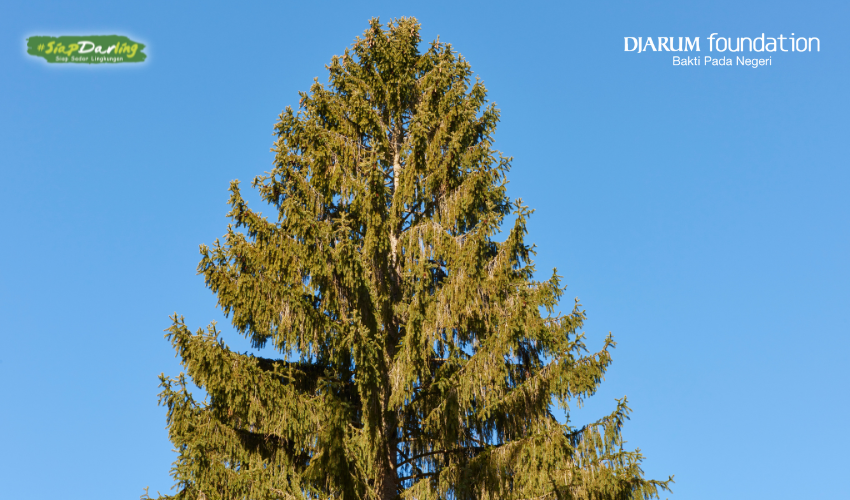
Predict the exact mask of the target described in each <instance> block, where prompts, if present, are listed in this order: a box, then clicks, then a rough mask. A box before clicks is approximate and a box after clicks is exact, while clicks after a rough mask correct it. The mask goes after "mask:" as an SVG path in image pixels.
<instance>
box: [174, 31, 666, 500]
mask: <svg viewBox="0 0 850 500" xmlns="http://www.w3.org/2000/svg"><path fill="white" fill-rule="evenodd" d="M425 47H426V48H427V50H424V51H422V50H420V35H419V24H418V23H417V21H416V20H415V19H405V18H402V19H398V20H396V21H394V22H390V23H389V24H387V25H386V26H384V25H382V24H381V23H379V21H378V20H372V21H371V23H370V26H369V28H368V29H367V30H366V31H365V33H364V34H363V36H362V37H358V38H357V39H356V40H355V42H354V44H353V45H352V47H351V48H350V49H347V50H346V51H345V53H344V55H343V56H341V57H336V56H335V57H334V58H333V59H332V62H331V63H330V65H329V66H328V67H327V68H328V70H329V73H330V76H329V82H328V84H327V85H322V84H320V83H318V80H317V81H316V82H315V83H314V84H313V85H312V87H311V89H310V92H309V93H301V99H300V103H299V110H298V111H297V112H296V111H294V110H293V109H291V108H286V110H285V111H284V112H283V113H282V114H281V115H280V120H279V122H278V123H277V125H276V133H277V140H276V144H275V147H274V152H275V154H276V158H275V163H274V168H273V170H271V171H270V172H269V173H267V174H266V175H264V176H260V177H257V178H256V179H255V180H254V183H253V186H254V187H255V188H257V189H258V191H259V193H260V195H261V197H262V199H263V200H264V201H265V202H267V203H268V204H270V205H271V206H273V207H274V209H275V211H276V215H277V217H276V218H275V219H269V218H266V217H263V216H262V215H261V214H260V213H258V212H256V211H254V210H252V209H250V208H249V207H248V206H247V203H246V201H245V200H244V199H243V197H242V195H241V194H240V187H239V184H238V182H236V181H234V182H233V183H232V184H231V186H230V191H231V196H230V200H229V203H230V207H231V210H230V212H229V214H228V215H229V217H231V218H232V220H233V224H232V225H230V226H228V229H227V233H226V235H225V236H224V240H223V241H216V242H215V244H214V245H212V247H211V248H208V247H206V246H202V247H201V254H202V260H201V262H200V264H199V267H198V270H199V273H200V274H203V276H204V278H205V282H206V284H207V286H208V287H209V288H210V289H211V290H212V291H213V292H214V293H215V294H216V296H217V300H218V304H219V305H220V307H221V308H222V309H223V311H224V313H225V314H226V315H227V316H228V317H229V318H230V319H231V320H232V324H233V326H234V327H235V328H236V330H238V332H240V333H241V334H244V335H245V336H247V337H248V338H249V339H250V340H251V342H252V345H253V346H255V347H257V348H259V347H262V346H265V345H266V344H267V343H268V342H271V345H272V346H273V347H274V349H275V350H276V351H277V352H279V353H280V356H279V357H280V359H266V358H262V357H257V356H254V355H248V354H247V353H246V354H241V353H238V352H234V351H232V350H230V349H229V348H228V347H227V346H226V345H225V344H224V342H223V340H222V339H221V338H220V335H219V332H218V331H217V330H216V328H215V325H214V324H213V325H212V326H210V327H209V328H208V329H206V330H203V329H201V330H198V331H197V332H196V333H192V332H191V331H190V330H189V328H188V327H187V326H186V325H185V324H184V321H183V319H182V318H180V317H178V316H176V315H175V316H174V318H173V324H172V326H171V327H170V329H169V330H168V335H167V337H168V338H169V339H170V341H171V342H172V344H173V346H174V347H175V349H176V351H177V354H178V355H179V357H180V359H181V362H182V364H183V366H184V367H185V370H186V372H185V373H184V374H180V375H179V376H178V377H176V378H168V377H165V376H162V377H161V379H162V387H163V391H162V393H161V403H162V404H164V405H165V406H166V407H167V421H168V429H169V435H170V439H171V441H172V442H173V443H174V445H175V446H176V449H177V452H178V454H179V455H178V458H177V460H176V462H175V464H174V467H173V469H172V473H173V476H174V478H175V480H176V482H177V485H176V488H177V490H178V493H177V494H176V495H175V498H181V499H183V498H188V499H193V500H194V499H196V498H201V499H294V498H297V499H301V498H316V499H331V498H333V499H340V500H355V499H363V500H367V499H375V500H394V499H400V498H404V499H417V500H431V499H438V498H446V499H458V500H460V499H473V498H474V499H543V498H553V499H630V498H651V497H657V495H658V492H659V491H661V490H665V489H667V486H668V484H669V482H670V480H667V481H655V480H647V479H644V477H643V472H642V470H641V468H640V463H641V460H642V456H641V454H640V453H639V451H627V450H624V449H623V440H622V438H621V434H620V431H621V427H622V425H623V423H624V421H625V420H626V419H627V417H628V413H629V409H628V408H627V406H626V401H625V399H623V400H620V401H619V402H618V404H617V405H616V408H615V409H614V411H613V412H612V413H611V414H610V415H608V416H606V417H604V418H602V419H601V420H599V421H597V422H594V423H590V424H588V425H586V426H584V427H580V428H577V427H573V426H570V425H564V424H561V423H559V422H558V420H557V419H556V418H555V416H554V414H553V411H554V410H553V408H554V407H555V405H560V406H561V407H562V408H563V409H564V410H565V411H567V412H568V411H569V408H570V407H569V405H570V404H580V403H581V401H582V399H583V398H586V397H588V396H591V395H592V394H593V393H594V392H595V390H596V388H597V386H598V385H599V383H600V381H601V380H602V377H603V375H604V373H605V370H606V368H607V367H608V366H609V364H610V362H611V357H610V354H609V350H610V349H611V348H612V347H613V346H614V342H613V340H612V339H611V338H610V336H609V337H608V338H607V339H606V340H605V344H604V347H603V348H602V350H601V351H599V352H597V353H595V354H589V353H588V351H587V350H586V348H585V344H584V341H583V340H584V338H583V334H582V333H581V332H580V328H581V326H582V322H583V320H584V319H585V315H584V312H583V311H582V310H581V309H580V307H579V305H578V303H576V305H575V308H573V309H572V311H571V312H570V313H569V314H565V315H563V314H560V313H556V312H555V311H556V307H557V305H558V302H559V299H560V298H561V296H562V295H563V293H564V287H563V286H562V284H561V281H560V278H559V276H558V275H557V273H556V272H555V273H553V274H552V276H551V277H550V278H549V279H547V280H545V281H536V280H535V278H534V266H533V263H532V260H531V257H532V255H533V248H532V247H531V246H530V245H527V244H526V243H525V241H524V237H525V235H526V223H527V220H528V217H529V215H530V214H531V210H530V209H528V208H527V207H525V206H523V205H522V204H521V202H519V201H516V202H512V201H511V200H510V199H509V198H508V196H507V194H506V178H505V175H506V172H507V171H508V169H509V166H510V161H511V158H508V157H505V156H503V155H502V154H501V153H499V152H498V151H496V150H495V149H493V134H494V131H495V128H496V124H497V122H498V120H499V112H498V110H497V109H496V108H495V106H494V105H493V104H488V101H487V93H486V90H485V88H484V85H483V84H482V83H481V82H480V81H479V80H478V79H476V80H475V81H474V82H473V81H472V71H471V69H470V65H469V63H468V62H467V61H466V60H465V59H464V58H463V57H462V56H460V55H459V54H458V53H457V52H456V51H454V50H453V49H452V47H451V45H449V44H445V43H440V42H439V40H438V41H435V42H433V43H431V44H430V46H427V45H426V46H425ZM506 217H511V218H512V224H511V225H510V227H508V225H506V226H505V233H504V234H502V236H499V234H500V233H499V231H500V229H501V227H502V224H503V222H504V221H505V220H506ZM498 239H503V240H504V241H498ZM186 374H188V376H189V377H191V380H192V381H194V383H195V384H197V385H198V386H200V387H202V388H203V389H205V391H206V393H207V396H206V397H205V398H204V400H202V401H198V400H196V399H194V398H193V396H192V394H191V393H190V391H189V390H188V388H187V378H186Z"/></svg>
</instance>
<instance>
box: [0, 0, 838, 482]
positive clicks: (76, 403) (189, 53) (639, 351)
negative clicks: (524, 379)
mask: <svg viewBox="0 0 850 500" xmlns="http://www.w3.org/2000/svg"><path fill="white" fill-rule="evenodd" d="M177 4H179V5H177ZM402 15H406V16H416V17H417V18H418V19H419V20H420V21H421V23H422V26H423V27H422V35H423V39H424V40H425V41H430V40H432V39H434V38H436V37H437V36H438V35H439V36H440V39H441V40H442V41H446V42H450V43H451V44H452V45H453V46H454V47H455V48H456V49H457V50H458V51H460V53H462V54H463V55H464V56H465V57H466V58H467V59H468V60H469V61H470V62H471V64H472V68H473V70H474V71H475V72H476V73H477V74H478V75H479V76H481V78H482V79H483V81H484V83H485V85H486V86H487V88H488V89H489V92H490V99H491V100H492V101H494V102H496V103H497V105H498V107H499V108H500V109H501V111H502V123H501V125H500V127H499V129H498V131H497V133H496V140H497V142H496V147H497V148H498V149H500V150H501V151H503V152H504V153H506V154H508V155H512V156H514V158H515V160H514V164H513V165H514V167H513V170H512V171H511V172H510V175H509V179H510V181H511V184H510V185H509V194H510V195H511V196H512V197H514V198H516V197H521V198H523V200H524V201H525V203H526V204H528V205H530V206H531V207H533V208H535V209H537V212H536V213H535V215H534V216H533V218H532V219H531V223H530V234H529V236H528V241H529V242H533V243H536V244H537V248H538V254H537V260H536V262H537V266H538V267H537V268H538V270H539V272H540V275H541V276H546V275H548V274H549V273H550V272H551V269H552V268H553V267H557V268H558V270H559V272H560V273H561V274H562V275H563V276H564V278H565V279H564V281H565V282H566V283H567V284H569V286H570V288H569V289H568V293H567V295H568V297H570V298H569V299H568V300H567V301H565V303H564V304H563V310H565V311H567V310H569V309H570V307H571V303H572V297H573V296H578V297H579V298H580V299H581V301H582V303H583V304H584V307H585V309H586V310H587V313H588V316H589V321H588V322H587V325H586V332H587V335H588V338H589V345H590V346H591V347H592V348H598V347H599V346H601V345H602V340H603V338H604V337H605V335H606V334H607V333H608V332H609V331H611V332H613V334H614V337H615V339H616V341H617V342H618V346H617V349H616V350H615V351H614V364H613V365H612V367H611V369H610V371H609V373H608V375H607V377H606V381H605V382H604V383H603V384H602V386H601V389H600V391H599V392H598V393H597V395H596V396H594V397H593V398H591V400H589V401H588V404H587V405H586V406H585V407H584V408H583V409H582V410H581V411H578V412H576V413H574V414H573V416H572V420H573V423H575V424H581V423H583V422H586V421H589V420H591V419H595V418H598V417H600V416H602V415H603V414H606V413H608V412H609V411H611V410H612V409H613V408H614V405H615V402H614V398H618V397H622V396H623V395H627V396H628V398H629V401H630V406H631V407H632V408H633V410H634V413H633V417H632V419H631V421H630V422H629V423H628V424H627V426H626V428H625V436H626V439H627V440H628V441H629V443H628V446H630V447H633V448H634V447H637V448H640V449H641V450H642V451H643V452H644V453H645V455H646V456H647V459H646V462H645V464H644V465H645V470H646V472H647V475H648V476H649V477H655V478H659V479H663V478H666V477H667V475H669V474H675V476H676V484H675V485H673V490H674V494H673V495H670V498H674V499H676V498H678V499H686V498H687V499H717V498H742V499H752V498H775V499H799V498H848V496H847V495H848V493H847V491H848V489H847V482H846V479H847V468H848V465H850V461H848V458H847V449H848V445H850V440H848V432H847V429H846V426H847V424H848V417H847V414H848V410H850V406H848V396H850V392H848V363H847V352H848V347H850V343H849V342H848V327H850V322H848V314H847V313H848V305H850V292H848V282H850V266H848V255H850V232H848V215H850V202H848V189H850V174H848V161H847V148H848V138H849V137H850V134H849V133H850V126H848V116H850V106H848V104H850V102H848V77H850V66H848V62H850V58H849V57H848V55H850V43H848V41H849V40H850V35H848V31H847V26H846V23H847V20H848V19H850V4H848V3H847V2H842V1H833V2H819V1H810V2H799V1H795V2H791V1H770V2H768V1H764V2H739V1H719V2H699V5H698V4H697V3H696V2H681V1H647V2H605V1H600V2H581V3H580V4H578V3H575V4H566V3H554V2H553V3H548V4H547V3H538V2H533V1H523V2H511V3H507V2H506V3H503V4H494V3H493V2H484V1H482V2H477V3H473V2H462V1H457V0H453V1H448V2H445V1H428V2H421V3H413V2H411V3H401V2H385V3H379V2H371V3H370V2H359V3H357V4H356V5H353V2H352V4H348V3H323V4H315V5H314V6H307V5H306V4H300V3H294V2H281V3H274V4H272V3H268V4H265V5H261V6H260V5H258V6H251V7H248V6H246V5H244V4H242V3H239V4H236V3H234V4H233V5H232V6H229V7H228V6H225V5H224V4H223V3H213V2H195V3H191V4H190V3H188V2H160V3H145V2H115V1H111V2H102V3H98V2H33V1H28V2H21V1H14V2H12V1H7V2H5V3H4V4H3V7H2V15H0V173H2V183H0V196H2V207H3V213H4V214H5V217H6V226H5V227H4V228H3V237H2V245H0V259H2V262H3V265H2V266H0V312H2V328H0V335H2V348H0V381H2V382H0V388H2V411H0V450H2V453H0V497H2V498H10V499H11V498H28V499H52V498H87V499H117V498H137V497H138V495H140V494H141V493H142V490H143V488H144V487H145V486H150V490H151V492H155V491H156V490H160V491H162V492H167V491H169V488H170V487H171V485H172V480H171V478H170V476H169V469H170V464H171V462H172V461H173V460H174V454H173V453H172V451H171V443H170V442H169V441H168V439H167V433H166V429H165V409H164V408H162V407H159V406H157V394H158V392H159V388H158V380H157V376H158V375H159V374H160V373H162V372H165V373H166V374H168V375H176V374H177V373H179V371H180V368H179V365H178V363H177V360H176V359H175V358H174V352H173V351H172V349H171V347H170V345H169V343H168V342H167V341H166V340H164V339H163V335H164V332H163V329H165V328H166V327H167V326H168V325H169V324H170V322H169V319H168V316H169V315H170V314H172V313H174V312H175V311H176V312H178V313H179V314H182V315H185V317H186V322H187V324H188V325H190V326H191V327H192V328H193V329H194V328H198V327H202V326H206V325H207V324H208V323H209V322H210V321H212V320H218V321H219V325H220V326H221V327H222V329H223V330H224V331H225V339H226V341H227V343H228V344H229V345H231V346H232V347H234V348H236V349H239V350H245V349H248V344H247V342H246V341H245V340H244V339H242V338H241V337H239V336H238V335H236V334H234V333H233V332H232V330H230V329H229V328H228V327H229V324H228V322H227V320H225V319H223V318H222V315H221V312H220V311H219V310H218V309H216V308H215V299H214V297H213V295H212V293H211V292H210V291H209V290H207V289H206V288H205V287H204V284H203V279H202V277H200V276H198V275H196V274H195V269H196V265H197V262H198V260H199V254H198V245H199V244H202V243H207V244H209V243H211V242H212V241H213V240H214V239H215V238H217V237H219V236H221V235H223V234H224V232H225V227H226V224H227V222H228V221H227V219H226V218H225V213H226V212H227V205H226V200H227V197H228V193H227V187H228V183H229V181H230V180H232V179H240V180H242V181H243V183H245V184H243V185H245V186H247V185H248V183H249V181H250V180H251V179H252V178H253V177H254V176H256V175H258V174H261V173H263V172H264V171H267V170H269V169H270V168H271V162H272V155H271V153H270V152H269V149H270V147H271V146H272V141H273V136H272V132H273V125H274V123H275V121H276V118H277V115H278V114H279V113H280V111H281V110H282V109H283V108H284V107H286V106H287V105H292V106H296V105H297V102H298V95H297V92H298V91H299V90H307V89H308V88H309V86H310V84H311V82H312V81H313V78H314V77H318V78H319V79H320V80H321V81H325V80H326V71H325V69H324V65H325V64H327V63H328V62H329V61H330V59H331V56H332V55H334V54H341V53H342V52H343V50H344V49H345V47H347V46H349V45H350V44H351V42H352V41H353V39H354V37H355V36H357V35H359V34H361V33H362V32H363V30H365V29H366V27H367V22H368V20H369V18H370V17H373V16H379V17H380V18H381V19H382V20H383V21H387V20H389V19H391V18H393V17H397V16H402ZM715 32H716V33H719V34H720V35H722V36H731V37H738V36H749V37H755V36H759V35H761V34H762V33H766V35H767V36H779V35H780V34H782V35H784V36H789V35H790V34H791V33H795V34H796V35H797V36H800V35H802V36H807V37H809V36H814V37H818V38H819V39H820V40H821V52H820V53H805V54H798V53H776V54H773V57H772V65H771V66H770V67H766V68H759V69H753V68H747V67H740V66H732V67H720V68H715V67H704V66H698V67H674V66H673V65H672V56H673V54H671V53H667V52H665V53H651V52H650V53H644V54H635V53H627V52H624V51H623V45H624V42H623V37H625V36H635V37H637V36H642V37H647V36H653V37H657V36H676V37H678V36H690V37H694V36H699V37H700V38H701V48H702V49H703V51H702V52H700V53H699V54H700V55H701V56H705V55H708V52H707V51H706V50H707V46H706V37H707V36H708V35H710V34H711V33H715ZM61 34H77V35H89V34H121V35H127V36H129V37H131V38H133V39H134V40H138V41H141V42H144V43H146V44H147V45H148V47H147V49H146V52H147V54H148V59H147V61H146V62H145V63H143V64H141V65H137V66H132V65H115V66H110V67H104V65H101V66H100V67H89V66H86V65H74V66H60V65H56V64H47V63H46V62H45V61H44V60H43V59H38V58H35V57H32V56H28V55H26V53H25V52H26V50H25V39H26V38H27V37H28V36H33V35H61ZM714 55H716V54H714ZM248 192H249V190H248V189H246V190H245V194H248ZM249 199H250V200H256V199H257V197H256V196H255V195H254V193H253V192H251V194H250V195H249ZM254 206H256V203H255V204H254ZM266 211H267V212H268V210H266ZM264 354H265V355H271V354H270V353H268V352H266V353H264Z"/></svg>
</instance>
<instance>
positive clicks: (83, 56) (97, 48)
mask: <svg viewBox="0 0 850 500" xmlns="http://www.w3.org/2000/svg"><path fill="white" fill-rule="evenodd" d="M144 48H145V46H144V44H141V43H138V42H134V41H132V40H130V39H129V38H127V37H126V36H119V35H92V36H32V37H29V38H27V54H30V55H33V56H36V57H43V58H44V59H45V60H46V61H47V62H49V63H85V64H116V63H136V62H142V61H144V60H145V59H146V58H147V57H148V56H147V54H145V53H144V52H142V50H143V49H144Z"/></svg>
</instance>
